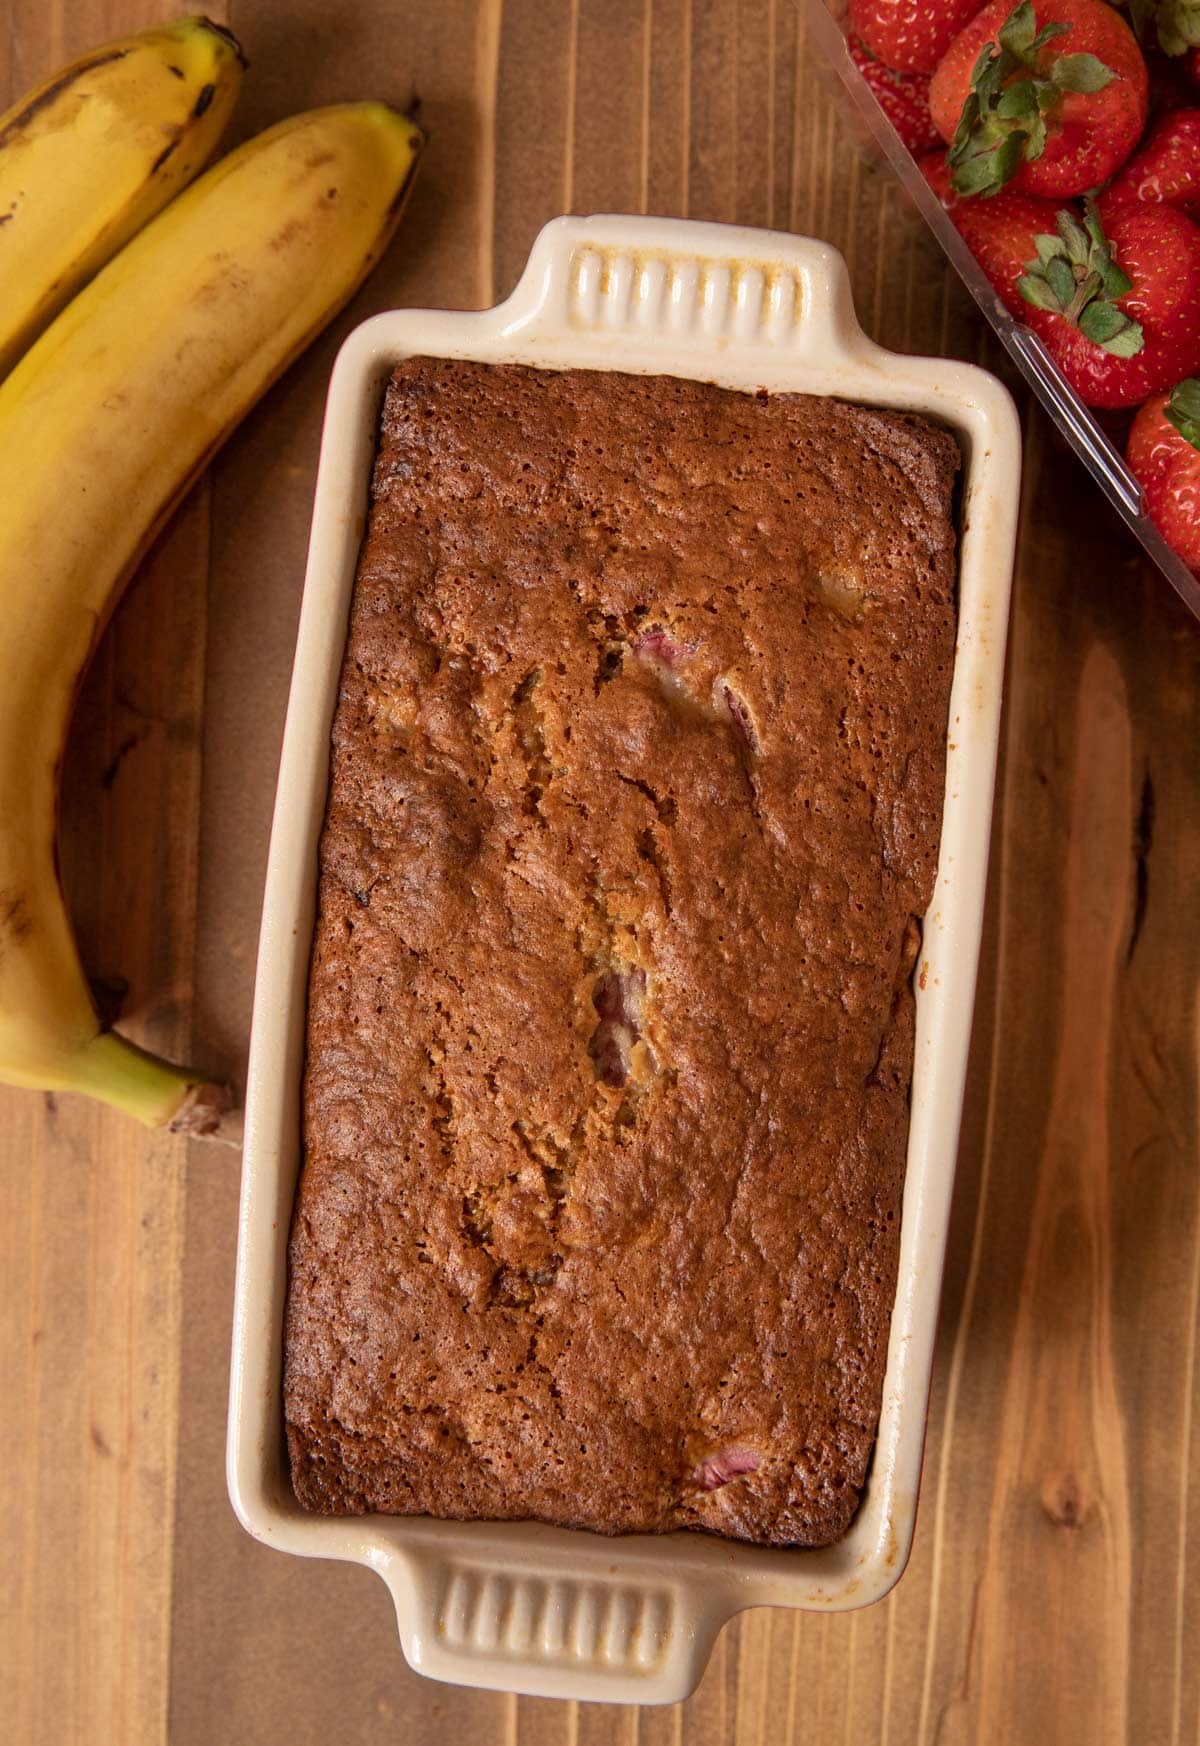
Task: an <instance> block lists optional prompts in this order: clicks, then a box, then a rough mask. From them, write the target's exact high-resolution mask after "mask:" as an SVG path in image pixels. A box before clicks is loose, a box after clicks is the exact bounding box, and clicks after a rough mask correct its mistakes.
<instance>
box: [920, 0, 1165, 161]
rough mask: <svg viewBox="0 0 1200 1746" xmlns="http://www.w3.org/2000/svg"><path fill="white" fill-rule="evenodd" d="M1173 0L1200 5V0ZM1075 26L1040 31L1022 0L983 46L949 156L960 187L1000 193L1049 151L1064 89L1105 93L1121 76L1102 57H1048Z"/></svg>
mask: <svg viewBox="0 0 1200 1746" xmlns="http://www.w3.org/2000/svg"><path fill="white" fill-rule="evenodd" d="M1174 3H1175V4H1180V5H1195V6H1197V7H1200V0H1174ZM1071 28H1072V27H1071V26H1070V25H1069V24H1060V23H1057V22H1054V23H1050V24H1047V25H1044V26H1043V27H1042V29H1041V30H1039V29H1038V28H1037V14H1036V13H1035V11H1034V7H1033V0H1021V3H1020V5H1018V6H1017V7H1015V8H1014V9H1013V11H1012V12H1010V13H1009V15H1008V17H1007V18H1006V19H1005V20H1004V23H1003V24H1002V25H1001V26H1000V29H999V30H998V31H997V33H996V40H995V41H994V42H988V43H985V44H984V45H983V47H982V48H981V49H980V51H979V53H978V55H977V56H976V57H975V65H974V67H973V68H972V70H971V88H970V92H969V94H968V96H967V97H966V99H965V101H964V103H963V106H962V109H961V111H960V113H959V118H958V125H957V127H956V128H955V130H954V138H953V139H952V140H951V142H950V150H949V152H948V154H947V162H948V163H949V165H950V168H951V170H952V171H953V172H954V174H953V177H952V181H953V186H954V189H955V191H956V192H957V193H959V194H979V195H985V196H986V195H988V194H995V193H996V192H997V190H998V189H1000V188H1002V187H1004V185H1005V184H1006V183H1007V182H1011V181H1012V179H1013V177H1014V176H1015V175H1016V173H1017V171H1018V170H1019V169H1020V167H1021V165H1022V163H1034V162H1036V160H1037V159H1038V158H1040V157H1041V156H1042V154H1043V153H1044V152H1045V150H1046V143H1047V129H1046V118H1047V116H1053V115H1054V114H1055V113H1056V112H1057V110H1058V106H1059V104H1060V103H1061V102H1062V98H1063V94H1064V92H1081V93H1085V94H1087V93H1092V92H1096V91H1102V90H1103V89H1104V87H1105V86H1106V85H1107V84H1109V83H1110V82H1111V80H1112V79H1113V78H1114V77H1115V75H1114V73H1113V72H1112V69H1111V68H1109V67H1106V66H1105V65H1104V63H1103V61H1100V60H1098V59H1097V58H1096V56H1095V55H1091V54H1077V55H1060V56H1058V57H1057V58H1053V59H1050V58H1048V57H1045V56H1044V55H1043V50H1044V49H1045V48H1046V46H1047V44H1049V43H1051V42H1053V41H1054V40H1055V39H1056V38H1058V37H1060V36H1065V35H1067V34H1069V32H1070V30H1071ZM1043 61H1045V65H1043V64H1042V62H1043ZM1022 75H1024V76H1022Z"/></svg>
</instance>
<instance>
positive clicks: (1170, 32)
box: [1129, 0, 1200, 55]
mask: <svg viewBox="0 0 1200 1746" xmlns="http://www.w3.org/2000/svg"><path fill="white" fill-rule="evenodd" d="M1129 15H1130V20H1131V22H1132V24H1133V28H1134V33H1135V34H1136V35H1137V36H1138V37H1139V38H1140V39H1141V40H1142V41H1143V42H1152V41H1153V40H1154V38H1155V37H1156V36H1157V38H1158V46H1159V47H1160V48H1161V49H1162V50H1163V52H1164V53H1165V54H1168V55H1183V54H1186V53H1187V52H1188V50H1189V49H1193V48H1197V47H1200V0H1129Z"/></svg>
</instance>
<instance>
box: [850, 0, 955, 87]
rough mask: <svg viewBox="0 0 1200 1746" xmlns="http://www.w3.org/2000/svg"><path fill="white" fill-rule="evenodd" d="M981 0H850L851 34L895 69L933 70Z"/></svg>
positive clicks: (905, 71)
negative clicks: (852, 32)
mask: <svg viewBox="0 0 1200 1746" xmlns="http://www.w3.org/2000/svg"><path fill="white" fill-rule="evenodd" d="M982 4H983V0H850V25H851V28H852V29H853V31H854V34H855V35H856V36H857V37H859V38H860V39H861V41H862V42H864V43H865V44H866V46H867V47H868V48H869V49H870V51H871V53H872V54H873V55H874V56H875V58H876V59H877V60H880V61H882V62H883V63H884V65H885V66H889V67H891V68H892V69H893V71H895V72H897V73H932V71H933V69H934V68H935V67H936V66H937V64H938V62H939V61H940V60H941V58H942V56H943V55H944V54H945V52H946V50H947V49H948V48H949V47H950V44H951V43H952V42H953V41H954V38H955V37H956V36H957V35H958V33H959V31H960V30H961V29H962V27H963V25H964V24H967V23H969V22H970V20H971V19H972V18H973V17H974V16H975V14H976V13H977V12H978V11H979V8H980V6H981V5H982Z"/></svg>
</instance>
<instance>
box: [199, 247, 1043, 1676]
mask: <svg viewBox="0 0 1200 1746" xmlns="http://www.w3.org/2000/svg"><path fill="white" fill-rule="evenodd" d="M414 353H423V354H426V355H434V356H441V357H460V358H476V359H482V360H488V361H496V362H516V363H523V364H534V365H539V366H541V367H543V368H550V369H559V368H571V367H582V368H587V369H604V370H621V371H635V372H650V373H665V374H670V375H675V376H688V377H697V378H700V379H703V380H705V381H713V382H717V383H720V384H722V385H723V386H725V387H728V388H733V389H740V390H745V391H753V390H755V389H758V388H766V389H769V390H771V391H775V392H784V391H788V392H794V391H797V390H800V391H804V392H807V393H813V394H834V395H837V396H839V397H841V398H843V399H846V400H856V401H863V402H866V403H868V404H870V405H875V406H884V407H894V408H900V409H904V410H912V411H916V412H921V413H926V414H928V415H929V416H931V417H933V418H935V419H938V420H940V421H941V422H942V423H943V424H945V425H947V426H948V427H949V428H950V429H951V430H952V431H953V432H954V434H955V435H956V436H957V438H958V440H959V442H960V444H961V447H962V450H963V457H964V492H963V500H962V516H961V526H962V544H961V556H960V564H959V597H958V610H959V632H958V649H957V656H956V660H955V669H954V684H953V691H952V694H951V704H950V723H949V734H948V753H947V763H946V805H945V822H944V825H943V830H942V842H941V856H940V863H939V870H938V879H937V887H936V890H935V892H934V897H933V902H932V904H931V906H930V910H929V915H928V917H927V920H926V924H925V938H924V947H923V950H922V953H921V957H920V960H919V976H918V987H917V995H916V1000H917V1040H916V1064H915V1069H914V1074H913V1092H912V1127H911V1132H910V1136H909V1143H908V1176H907V1181H906V1185H905V1191H904V1204H903V1214H902V1226H901V1233H900V1241H901V1252H900V1274H899V1284H898V1287H897V1296H896V1303H895V1309H894V1312H893V1317H892V1327H891V1338H890V1341H889V1345H888V1361H887V1373H886V1376H885V1379H884V1390H883V1407H882V1413H881V1416H880V1421H879V1436H878V1442H877V1445H876V1449H875V1454H874V1458H873V1461H872V1465H871V1469H870V1474H869V1478H868V1483H867V1487H866V1492H865V1495H864V1498H863V1502H862V1505H861V1508H860V1509H859V1512H858V1515H857V1516H856V1518H855V1520H854V1523H853V1525H852V1527H851V1529H850V1532H849V1533H848V1534H847V1536H846V1537H845V1538H844V1539H843V1540H842V1541H840V1542H839V1543H838V1544H837V1545H835V1546H830V1547H827V1548H823V1549H821V1550H818V1551H803V1550H770V1549H765V1548H758V1547H749V1546H742V1545H738V1544H733V1543H730V1542H725V1541H722V1540H719V1539H715V1538H711V1537H708V1536H706V1535H703V1534H696V1533H677V1534H671V1535H667V1536H661V1537H656V1536H638V1537H629V1538H620V1539H608V1538H605V1537H602V1536H598V1535H593V1534H588V1533H583V1532H577V1531H572V1530H567V1529H561V1528H549V1527H543V1526H539V1525H537V1524H532V1523H528V1524H527V1523H487V1522H481V1523H465V1524H464V1523H454V1522H438V1521H431V1520H429V1519H427V1518H424V1517H413V1518H402V1517H387V1516H366V1517H358V1518H348V1519H347V1518H343V1519H331V1518H326V1517H317V1516H310V1515H307V1514H305V1513H304V1511H302V1510H301V1509H300V1507H299V1505H298V1504H297V1503H296V1501H295V1498H294V1497H293V1495H292V1490H291V1485H290V1481H289V1478H288V1471H287V1461H286V1454H285V1448H284V1431H283V1412H282V1396H281V1371H282V1328H283V1308H284V1292H285V1287H286V1248H287V1237H288V1225H289V1221H290V1217H291V1211H292V1199H293V1194H294V1192H295V1186H296V1176H297V1172H298V1170H299V1167H300V1079H301V1069H302V1065H303V1053H304V1020H305V994H306V978H307V971H308V960H309V948H310V942H311V937H312V929H313V917H314V906H315V896H316V877H317V839H318V835H319V832H320V828H321V820H322V815H323V811H324V805H325V790H326V781H327V768H328V758H329V733H330V724H331V721H332V717H333V711H334V705H335V701H336V697H337V686H338V674H339V668H340V664H341V660H342V653H343V646H344V643H345V637H346V623H347V611H348V606H349V600H350V591H351V586H352V583H353V578H354V571H355V564H356V560H357V556H358V548H359V542H360V540H361V538H362V533H363V528H364V523H365V518H366V511H367V494H368V485H369V480H370V475H371V462H372V455H373V447H374V441H375V432H376V424H377V418H378V413H379V407H380V400H381V393H382V389H383V385H384V382H385V380H386V378H387V376H388V373H389V371H390V370H391V368H392V366H393V365H394V364H395V363H396V362H397V361H398V360H399V359H401V358H404V357H407V356H409V355H411V354H414ZM1019 472H1020V458H1019V432H1018V427H1017V421H1016V417H1015V414H1014V410H1013V406H1012V403H1011V401H1010V399H1009V397H1008V395H1007V393H1006V392H1005V390H1004V389H1003V388H1002V387H1001V386H1000V385H999V384H998V383H997V382H996V381H994V380H993V379H992V377H991V376H988V375H986V374H985V373H984V372H983V371H980V370H977V369H974V368H972V367H970V366H969V365H966V364H959V363H950V362H947V361H945V360H944V359H928V358H908V357H900V356H896V355H894V354H892V353H890V352H885V351H882V350H881V349H880V348H879V347H878V346H876V345H874V344H872V342H871V341H870V340H868V339H867V338H866V337H865V335H864V334H863V333H862V331H861V330H860V328H859V326H858V323H857V321H856V319H855V315H854V309H853V305H852V302H851V296H850V287H849V281H848V278H847V274H846V268H845V264H844V262H843V261H842V259H841V257H840V255H838V254H837V253H836V251H835V250H833V249H832V248H829V247H828V246H827V245H826V244H824V243H819V242H811V241H808V240H806V239H803V238H798V237H792V236H784V235H777V234H774V233H772V232H769V231H759V230H741V229H735V228H733V227H731V226H725V225H713V224H693V223H690V222H682V221H668V220H663V219H651V218H617V217H611V218H610V217H604V218H590V219H576V218H560V219H557V220H555V222H554V223H552V224H549V225H547V226H546V228H545V229H544V230H543V231H542V233H541V235H540V236H539V237H538V239H537V241H536V243H535V244H534V247H533V252H532V254H531V255H530V257H529V264H528V266H527V267H526V270H525V273H524V275H523V277H522V279H521V282H520V284H519V285H518V286H517V289H516V290H515V291H514V293H513V295H512V296H511V297H510V298H509V299H508V301H507V302H506V303H503V304H501V305H500V306H499V307H498V308H496V309H491V310H487V311H485V312H484V313H482V314H446V313H442V312H436V311H429V310H397V311H395V312H393V313H391V314H388V315H380V316H377V317H376V318H375V319H374V320H372V321H368V322H366V323H364V325H363V326H361V327H360V328H358V329H357V330H356V332H354V333H353V334H352V335H351V336H350V338H349V339H348V340H347V342H346V344H345V346H344V347H343V349H342V352H341V355H340V357H339V358H338V362H337V365H336V368H335V370H334V373H333V380H332V384H331V387H330V394H329V406H328V411H327V414H326V420H325V433H324V439H323V443H322V448H321V463H320V473H319V477H318V481H317V494H316V506H315V510H314V515H313V526H312V541H311V546H310V550H309V559H308V572H307V576H306V579H305V585H304V600H303V607H302V611H301V617H300V630H299V638H298V642H297V647H296V660H295V669H294V673H293V678H292V688H291V699H290V702H289V705H288V714H287V727H286V732H285V735H284V743H283V756H282V763H281V766H280V772H279V787H278V792H277V796H276V802H275V819H274V827H273V830H272V834H271V849H270V860H269V865H268V870H267V886H266V897H265V903H264V908H263V921H262V936H261V941H260V946H259V957H258V983H257V989H256V994H255V1001H254V1022H253V1033H252V1038H251V1049H250V1071H249V1083H248V1086H247V1093H246V1143H245V1156H244V1162H243V1175H242V1201H241V1224H240V1231H239V1242H238V1267H237V1300H236V1313H235V1322H234V1337H233V1374H232V1386H231V1399H230V1416H229V1450H228V1477H229V1491H230V1496H231V1498H232V1500H233V1505H234V1508H235V1509H236V1511H237V1513H238V1516H239V1517H240V1519H241V1521H242V1522H243V1523H244V1525H245V1526H246V1528H248V1529H249V1531H250V1532H251V1533H252V1534H254V1535H256V1536H257V1538H258V1539H260V1540H262V1541H264V1542H265V1543H266V1544H267V1545H270V1546H275V1547H278V1548H279V1550H280V1551H284V1552H296V1553H300V1554H301V1555H303V1556H305V1557H314V1558H342V1559H349V1560H352V1561H353V1562H355V1563H359V1564H367V1565H370V1566H372V1567H373V1568H374V1569H376V1570H377V1571H378V1572H379V1574H380V1575H381V1576H382V1577H383V1579H384V1581H385V1582H386V1583H387V1585H388V1587H389V1588H390V1590H391V1593H392V1597H393V1599H394V1601H395V1605H396V1614H397V1618H398V1620H399V1626H400V1638H401V1642H402V1644H403V1646H404V1653H405V1654H406V1656H407V1657H408V1659H409V1661H410V1662H411V1663H412V1665H413V1666H414V1667H415V1668H417V1669H419V1670H420V1671H421V1672H422V1673H427V1674H430V1675H432V1676H433V1677H434V1678H437V1679H448V1680H454V1681H458V1682H459V1683H461V1684H464V1685H477V1686H491V1687H497V1688H500V1689H505V1690H515V1691H519V1692H528V1693H534V1694H540V1695H547V1696H555V1697H576V1698H589V1699H608V1700H612V1701H619V1702H624V1703H666V1702H670V1701H672V1700H674V1699H678V1698H682V1697H685V1696H686V1695H687V1693H688V1692H690V1691H691V1690H692V1688H693V1687H694V1686H695V1684H696V1683H697V1681H698V1680H699V1678H700V1675H701V1674H702V1673H703V1671H704V1667H705V1663H706V1662H707V1660H708V1656H709V1652H710V1649H711V1646H712V1643H713V1639H714V1637H715V1635H716V1633H717V1631H718V1630H719V1629H720V1628H721V1626H722V1625H723V1624H724V1623H725V1622H726V1621H727V1620H728V1619H730V1618H731V1617H732V1616H733V1615H734V1614H735V1613H737V1612H739V1611H740V1610H741V1609H742V1608H743V1607H753V1606H788V1607H804V1608H812V1609H814V1610H839V1609H843V1608H848V1607H860V1606H865V1605H867V1604H868V1603H869V1602H871V1601H874V1600H877V1599H879V1597H880V1596H881V1595H883V1594H884V1593H886V1591H887V1590H888V1589H889V1588H890V1587H891V1585H892V1584H893V1583H894V1582H895V1580H896V1578H897V1577H898V1576H899V1574H900V1572H901V1570H902V1569H903V1567H904V1563H905V1560H906V1558H907V1556H908V1550H909V1544H910V1541H911V1538H912V1532H913V1520H914V1514H915V1510H916V1502H917V1486H918V1481H919V1478H920V1470H921V1452H922V1444H923V1439H924V1430H925V1414H926V1403H927V1398H928V1390H929V1374H930V1364H931V1360H932V1353H933V1340H934V1329H935V1323H936V1319H937V1308H938V1293H939V1288H940V1283H941V1273H942V1261H943V1253H944V1249H945V1242H946V1229H947V1221H948V1216H949V1209H950V1191H951V1183H952V1179H953V1175H954V1161H955V1152H956V1149H957V1144H958V1127H959V1114H960V1109H961V1103H962V1092H963V1081H964V1077H965V1073H966V1063H967V1045H968V1041H969V1036H970V1029H971V1009H972V1003H973V998H974V989H975V971H976V961H977V957H978V949H979V936H980V924H981V918H982V910H983V899H984V884H985V876H986V870H987V853H988V834H989V824H990V816H991V805H992V787H993V779H994V772H995V762H996V745H997V733H998V725H999V715H1000V694H1001V683H1002V677H1003V670H1004V640H1005V630H1006V624H1007V617H1008V596H1009V583H1010V573H1011V567H1012V554H1013V541H1014V534H1015V523H1016V514H1017V499H1018V485H1019ZM350 1634H351V1633H350V1629H349V1627H348V1631H347V1641H349V1640H350Z"/></svg>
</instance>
